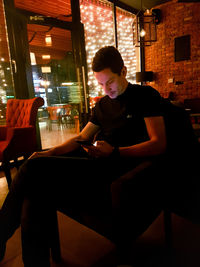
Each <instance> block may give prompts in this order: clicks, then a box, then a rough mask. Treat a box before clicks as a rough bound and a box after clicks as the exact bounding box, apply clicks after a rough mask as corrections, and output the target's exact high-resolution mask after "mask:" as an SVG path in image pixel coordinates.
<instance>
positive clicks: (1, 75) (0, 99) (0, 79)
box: [0, 0, 14, 124]
mask: <svg viewBox="0 0 200 267" xmlns="http://www.w3.org/2000/svg"><path fill="white" fill-rule="evenodd" d="M0 14H1V15H0V124H4V123H5V116H6V103H7V99H9V98H14V88H13V80H12V69H11V64H10V57H9V50H8V42H7V33H6V25H5V17H4V11H3V3H2V1H1V0H0Z"/></svg>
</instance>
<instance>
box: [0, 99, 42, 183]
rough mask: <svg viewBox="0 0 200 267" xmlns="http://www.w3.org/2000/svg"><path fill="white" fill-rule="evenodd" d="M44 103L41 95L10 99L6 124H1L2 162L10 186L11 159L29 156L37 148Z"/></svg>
mask: <svg viewBox="0 0 200 267" xmlns="http://www.w3.org/2000/svg"><path fill="white" fill-rule="evenodd" d="M43 104H44V100H43V98H41V97H35V98H32V99H9V100H8V102H7V109H6V125H1V126H0V162H2V169H3V171H4V172H5V175H6V179H7V182H8V186H10V184H11V181H12V180H11V174H10V161H11V160H14V161H15V162H17V158H18V157H22V156H23V157H24V158H27V157H28V156H29V155H30V154H31V153H33V152H34V151H35V150H36V149H37V141H36V118H37V111H38V108H39V107H40V106H42V105H43Z"/></svg>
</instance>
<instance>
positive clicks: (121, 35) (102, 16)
mask: <svg viewBox="0 0 200 267" xmlns="http://www.w3.org/2000/svg"><path fill="white" fill-rule="evenodd" d="M80 9H81V21H82V23H83V24H84V29H85V43H86V46H85V48H86V53H87V64H88V86H89V95H90V97H91V98H96V97H98V96H101V95H103V94H104V92H103V90H102V88H101V87H100V86H99V85H98V83H97V81H96V79H95V78H94V75H93V72H92V68H91V63H92V59H93V57H94V55H95V53H96V51H98V50H99V49H100V48H101V47H103V46H105V45H114V43H115V42H114V25H113V13H112V4H111V3H110V2H108V1H105V0H95V1H94V0H82V2H81V6H80ZM134 18H135V15H133V14H131V13H128V12H126V11H124V10H122V9H120V8H117V29H118V33H117V35H118V36H117V37H118V49H119V51H120V53H121V55H122V57H123V60H124V63H125V65H126V67H127V69H128V73H127V79H128V80H129V81H130V82H134V83H135V73H136V64H137V58H136V48H135V46H134V45H133V29H132V24H133V20H134ZM90 102H91V103H92V105H93V104H94V103H93V101H90Z"/></svg>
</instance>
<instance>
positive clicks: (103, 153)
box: [82, 141, 114, 158]
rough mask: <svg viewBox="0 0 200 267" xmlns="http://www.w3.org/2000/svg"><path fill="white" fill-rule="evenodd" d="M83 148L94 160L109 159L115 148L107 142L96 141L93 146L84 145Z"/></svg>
mask: <svg viewBox="0 0 200 267" xmlns="http://www.w3.org/2000/svg"><path fill="white" fill-rule="evenodd" d="M82 147H83V148H84V150H85V151H86V152H87V153H88V154H89V155H90V156H92V157H94V158H99V157H108V156H109V155H110V154H111V153H112V152H113V149H114V147H113V146H111V145H110V144H109V143H107V142H106V141H96V142H95V143H94V145H93V146H85V145H82Z"/></svg>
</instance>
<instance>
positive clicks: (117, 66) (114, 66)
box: [92, 46, 124, 75]
mask: <svg viewBox="0 0 200 267" xmlns="http://www.w3.org/2000/svg"><path fill="white" fill-rule="evenodd" d="M123 67H124V61H123V59H122V56H121V54H120V53H119V51H118V50H117V49H116V48H115V47H114V46H105V47H102V48H101V49H100V50H98V51H97V52H96V54H95V56H94V58H93V61H92V70H93V71H94V72H99V71H102V70H104V69H106V68H110V69H111V71H112V72H113V73H117V74H118V75H120V74H121V71H122V68H123Z"/></svg>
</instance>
